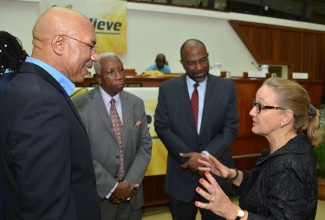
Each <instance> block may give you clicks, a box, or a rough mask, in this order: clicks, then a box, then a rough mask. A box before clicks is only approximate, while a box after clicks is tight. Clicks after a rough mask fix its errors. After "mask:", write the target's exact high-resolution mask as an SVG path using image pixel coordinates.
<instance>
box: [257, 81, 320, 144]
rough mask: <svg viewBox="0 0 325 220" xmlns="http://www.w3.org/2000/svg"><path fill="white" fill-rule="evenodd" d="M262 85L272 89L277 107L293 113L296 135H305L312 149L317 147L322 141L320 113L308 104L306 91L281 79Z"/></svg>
mask: <svg viewBox="0 0 325 220" xmlns="http://www.w3.org/2000/svg"><path fill="white" fill-rule="evenodd" d="M263 85H266V86H269V87H271V88H273V90H274V92H275V93H276V94H277V95H278V98H277V104H278V105H279V106H281V107H283V108H285V109H290V110H291V111H292V112H293V115H294V129H295V130H296V132H297V134H299V133H304V134H306V135H307V137H308V138H309V141H310V143H311V144H312V145H313V147H316V146H318V145H319V144H320V143H321V141H322V132H321V131H320V130H319V124H320V112H319V110H317V109H316V108H315V107H314V106H313V105H312V104H311V103H310V98H309V96H308V93H307V91H306V90H305V89H304V88H303V87H302V86H301V85H299V84H298V83H297V82H295V81H292V80H287V79H282V78H269V79H267V80H265V81H264V83H263Z"/></svg>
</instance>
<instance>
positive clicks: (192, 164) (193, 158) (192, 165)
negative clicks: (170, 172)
mask: <svg viewBox="0 0 325 220" xmlns="http://www.w3.org/2000/svg"><path fill="white" fill-rule="evenodd" d="M179 155H180V156H181V157H183V158H188V161H187V162H186V163H185V164H182V165H181V167H182V168H183V169H189V170H190V171H192V172H194V173H200V172H201V171H200V170H199V169H198V168H199V166H202V164H200V163H199V159H202V154H200V153H197V152H192V153H186V154H184V153H180V154H179Z"/></svg>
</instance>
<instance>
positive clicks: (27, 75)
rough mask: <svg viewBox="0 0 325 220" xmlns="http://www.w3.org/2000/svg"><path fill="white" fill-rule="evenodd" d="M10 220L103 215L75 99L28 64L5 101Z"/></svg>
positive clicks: (2, 148) (1, 115)
mask: <svg viewBox="0 0 325 220" xmlns="http://www.w3.org/2000/svg"><path fill="white" fill-rule="evenodd" d="M0 160H1V171H2V174H3V182H4V192H5V194H4V204H5V207H4V209H5V217H6V219H66V220H74V219H76V220H77V219H78V220H81V219H84V220H89V219H100V211H99V204H98V198H97V194H96V185H95V176H94V169H93V165H92V159H91V152H90V146H89V140H88V137H87V134H86V130H85V128H84V126H83V123H82V121H81V119H80V117H79V114H78V112H77V110H76V109H75V107H74V105H73V103H72V101H71V100H70V97H69V96H68V95H67V94H66V92H65V91H64V89H63V88H62V86H61V85H60V84H59V83H58V82H57V81H56V80H55V79H54V78H53V77H52V76H51V75H50V74H48V73H47V72H46V71H45V70H44V69H42V68H40V67H39V66H37V65H35V64H32V63H24V64H23V65H22V68H21V70H20V73H19V74H18V75H16V76H15V78H14V79H13V80H12V81H11V83H9V84H8V86H7V89H6V91H5V93H4V94H3V96H2V97H1V100H0Z"/></svg>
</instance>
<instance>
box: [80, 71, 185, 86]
mask: <svg viewBox="0 0 325 220" xmlns="http://www.w3.org/2000/svg"><path fill="white" fill-rule="evenodd" d="M181 75H182V74H176V73H175V74H166V75H164V76H141V75H139V76H125V87H159V85H160V83H162V82H164V81H166V80H168V79H171V78H174V77H179V76H181ZM97 84H98V83H97V81H96V80H95V79H94V78H93V77H87V78H85V80H84V82H82V83H77V84H76V87H95V86H96V85H97Z"/></svg>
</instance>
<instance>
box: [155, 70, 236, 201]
mask: <svg viewBox="0 0 325 220" xmlns="http://www.w3.org/2000/svg"><path fill="white" fill-rule="evenodd" d="M236 96H237V95H236V89H235V85H234V83H233V82H232V81H231V80H229V79H224V78H220V77H216V76H213V75H210V74H209V75H208V79H207V87H206V94H205V100H204V109H203V115H202V122H201V129H200V134H198V133H197V129H196V125H195V121H194V117H193V113H192V109H191V102H190V98H189V94H188V89H187V84H186V74H185V75H184V76H181V77H178V78H174V79H170V80H168V81H166V82H164V83H162V84H161V85H160V88H159V96H158V105H157V108H156V111H155V122H154V125H155V130H156V132H157V134H158V137H159V138H160V139H161V141H162V142H163V143H164V145H165V147H166V148H167V150H168V159H167V160H168V162H167V173H166V191H167V193H168V194H169V196H171V197H172V198H175V199H178V200H181V201H185V202H189V201H190V200H191V199H192V198H193V196H194V193H195V187H196V186H197V185H198V181H199V178H200V176H199V175H198V174H197V173H192V172H191V171H189V170H188V169H187V170H183V169H182V168H181V166H180V165H181V164H184V163H185V162H186V161H187V159H185V158H181V157H180V156H179V153H181V152H182V153H190V152H202V151H203V150H207V151H208V152H209V153H210V154H212V155H213V156H215V157H216V158H217V159H219V160H220V162H221V163H223V164H224V165H226V166H229V167H234V164H233V160H232V156H231V153H230V149H229V145H230V144H231V142H232V141H233V140H234V139H235V138H236V136H237V129H238V125H239V118H238V110H237V101H236ZM217 181H218V182H219V184H220V185H221V187H222V188H223V189H224V190H226V192H227V191H230V185H229V183H227V181H226V180H224V179H222V178H217Z"/></svg>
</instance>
